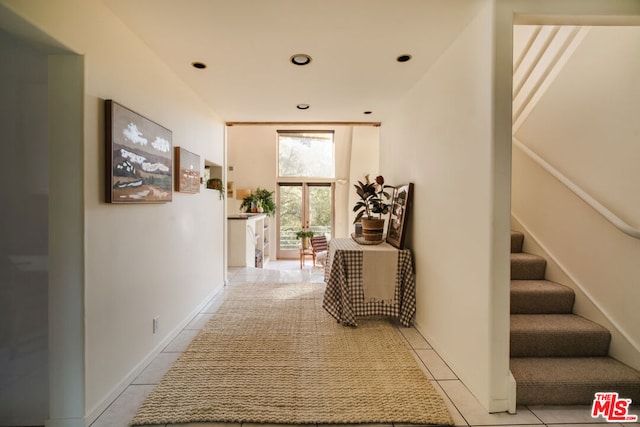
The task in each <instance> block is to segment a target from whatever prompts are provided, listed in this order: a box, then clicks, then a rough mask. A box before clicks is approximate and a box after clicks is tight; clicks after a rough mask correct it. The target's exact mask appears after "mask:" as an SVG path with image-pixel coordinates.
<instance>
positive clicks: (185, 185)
mask: <svg viewBox="0 0 640 427" xmlns="http://www.w3.org/2000/svg"><path fill="white" fill-rule="evenodd" d="M174 155H175V158H176V169H177V172H176V175H175V180H176V191H180V192H181V193H199V192H200V156H198V155H197V154H194V153H192V152H191V151H187V150H185V149H184V148H182V147H176V148H175V153H174Z"/></svg>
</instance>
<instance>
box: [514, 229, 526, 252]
mask: <svg viewBox="0 0 640 427" xmlns="http://www.w3.org/2000/svg"><path fill="white" fill-rule="evenodd" d="M522 242H524V234H522V233H521V232H519V231H514V230H511V253H515V252H522Z"/></svg>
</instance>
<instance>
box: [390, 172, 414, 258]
mask: <svg viewBox="0 0 640 427" xmlns="http://www.w3.org/2000/svg"><path fill="white" fill-rule="evenodd" d="M412 205H413V183H411V182H410V183H408V184H404V185H400V186H398V187H396V188H395V189H394V190H393V198H392V199H391V212H390V214H389V226H388V228H387V243H389V244H390V245H392V246H394V247H396V248H398V249H401V250H402V249H404V246H405V240H406V235H407V222H408V220H409V214H410V213H411V207H412Z"/></svg>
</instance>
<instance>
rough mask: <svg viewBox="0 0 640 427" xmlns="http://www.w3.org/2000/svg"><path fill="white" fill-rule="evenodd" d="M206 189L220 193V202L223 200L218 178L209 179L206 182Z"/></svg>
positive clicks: (222, 190) (222, 191) (220, 181)
mask: <svg viewBox="0 0 640 427" xmlns="http://www.w3.org/2000/svg"><path fill="white" fill-rule="evenodd" d="M207 188H210V189H212V190H218V191H219V192H220V200H222V199H223V198H224V189H223V185H222V180H221V179H220V178H211V179H208V180H207Z"/></svg>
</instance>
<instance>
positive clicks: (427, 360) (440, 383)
mask: <svg viewBox="0 0 640 427" xmlns="http://www.w3.org/2000/svg"><path fill="white" fill-rule="evenodd" d="M228 279H229V285H228V286H233V283H238V282H260V281H264V282H281V283H288V282H304V281H311V282H322V281H323V271H322V269H320V268H313V267H311V266H310V265H309V263H307V264H306V265H305V267H304V268H303V269H300V264H299V261H297V260H295V261H275V262H271V263H269V264H267V266H266V268H264V269H232V270H230V271H229V277H228ZM224 294H225V293H224V291H223V292H222V293H221V294H220V295H219V296H217V297H216V298H214V300H213V301H211V302H210V303H209V304H208V305H207V306H206V307H205V308H204V309H203V310H202V311H201V312H200V313H199V314H198V315H197V316H196V317H195V318H194V319H193V320H192V321H191V322H190V323H189V324H188V325H187V326H186V327H185V328H184V330H183V331H182V332H181V333H180V334H179V335H178V336H177V337H176V338H175V339H174V340H173V341H172V342H171V343H170V344H169V345H167V347H166V348H165V349H164V350H163V351H162V352H161V353H160V354H159V355H158V356H157V357H156V358H155V359H154V360H153V361H152V362H151V363H150V364H149V366H148V367H147V368H146V369H145V370H144V371H143V372H142V373H141V374H140V375H139V376H138V377H137V378H136V379H135V380H134V381H133V382H132V383H131V384H130V385H129V386H128V387H127V388H126V389H125V391H123V392H122V394H121V395H120V396H119V397H118V398H117V399H116V400H115V401H114V402H113V403H112V404H111V405H110V406H109V407H108V408H107V410H105V412H104V413H103V414H102V415H101V416H100V417H99V418H98V419H97V420H96V421H95V422H94V423H93V424H91V427H125V426H128V425H129V421H130V420H131V419H132V418H133V416H134V414H135V412H136V410H137V408H138V406H140V404H142V402H143V401H144V399H145V397H146V396H147V394H148V393H149V392H150V391H151V390H152V389H153V387H154V386H155V384H157V383H158V382H159V381H160V379H161V378H162V376H163V375H164V373H165V372H166V371H167V370H168V369H169V368H170V367H171V365H172V364H173V362H174V361H175V360H176V358H177V357H178V355H179V354H180V352H181V351H183V350H184V349H185V348H186V347H187V346H188V345H189V343H190V342H191V340H192V339H193V338H194V337H195V335H196V334H197V333H198V330H199V329H200V328H201V327H202V326H203V325H204V323H206V321H207V320H208V318H209V317H210V316H211V314H212V313H214V312H215V311H216V309H217V307H219V305H220V304H221V303H222V302H223V301H224V297H225V296H224ZM399 330H400V332H401V333H402V335H403V336H404V337H405V339H406V341H407V345H408V347H409V348H410V350H411V351H412V353H413V356H414V357H415V359H416V360H417V361H418V363H419V365H420V366H421V368H422V369H423V371H424V373H425V374H426V375H427V376H428V377H429V378H430V379H431V381H432V383H433V385H434V386H435V387H436V388H437V389H438V390H439V391H440V392H441V394H442V396H443V397H444V399H445V401H446V402H447V404H448V406H449V410H450V412H451V414H452V416H453V419H454V421H455V425H456V426H501V427H505V426H523V427H524V426H544V425H549V426H556V427H585V426H589V427H593V426H598V425H608V426H617V427H620V426H623V425H627V426H629V425H632V424H620V423H607V422H605V421H604V420H600V419H593V418H591V416H590V409H591V408H590V407H589V406H529V407H525V406H522V407H518V408H517V414H515V415H510V414H507V413H498V414H489V413H487V412H486V410H485V409H484V408H483V407H482V406H481V405H480V404H479V403H478V401H477V400H476V398H475V397H474V396H473V395H472V394H471V393H470V392H469V390H467V388H466V387H465V385H464V384H463V383H462V381H460V380H459V379H458V377H457V376H456V374H455V373H454V372H453V371H452V370H451V369H449V367H448V366H447V364H446V362H445V361H444V360H442V359H441V358H440V356H438V354H437V352H436V351H435V350H434V349H433V348H432V347H431V346H430V345H429V343H428V342H427V341H426V340H425V339H424V338H423V337H422V336H421V335H420V333H419V332H418V331H417V330H416V329H413V328H403V327H400V328H399ZM631 412H632V413H633V414H640V407H639V406H637V405H634V408H633V410H632V411H631ZM178 425H181V426H185V427H226V426H228V427H268V426H266V425H264V424H255V425H254V424H249V423H244V424H243V425H242V426H240V424H236V425H233V424H228V425H227V424H222V423H198V424H169V425H167V426H166V427H175V426H178ZM633 425H635V426H637V425H638V423H634V424H633ZM381 426H382V425H380V424H378V425H376V427H381ZM307 427H308V426H307ZM327 427H333V426H327ZM361 427H369V426H361ZM393 427H398V426H393ZM403 427H404V426H403Z"/></svg>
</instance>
